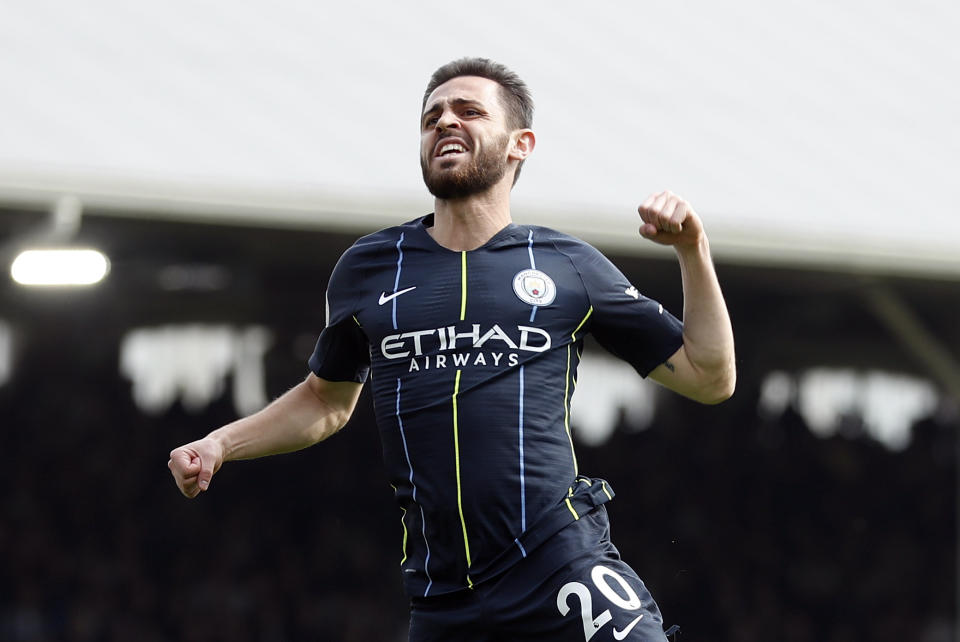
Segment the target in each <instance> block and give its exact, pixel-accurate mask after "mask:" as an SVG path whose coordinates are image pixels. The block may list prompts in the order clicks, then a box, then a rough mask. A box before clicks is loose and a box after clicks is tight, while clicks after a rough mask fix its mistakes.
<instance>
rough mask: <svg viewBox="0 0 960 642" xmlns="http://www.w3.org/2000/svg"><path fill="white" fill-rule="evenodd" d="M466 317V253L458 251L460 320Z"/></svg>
mask: <svg viewBox="0 0 960 642" xmlns="http://www.w3.org/2000/svg"><path fill="white" fill-rule="evenodd" d="M466 318H467V253H466V252H460V320H461V321H463V320H464V319H466Z"/></svg>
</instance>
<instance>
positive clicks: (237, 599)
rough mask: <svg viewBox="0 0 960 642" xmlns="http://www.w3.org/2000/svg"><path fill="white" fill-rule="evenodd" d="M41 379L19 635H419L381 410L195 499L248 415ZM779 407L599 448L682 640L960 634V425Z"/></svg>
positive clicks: (15, 519)
mask: <svg viewBox="0 0 960 642" xmlns="http://www.w3.org/2000/svg"><path fill="white" fill-rule="evenodd" d="M35 365H36V366H37V367H34V368H31V369H29V370H26V371H24V374H23V376H19V377H18V378H16V379H15V380H12V381H11V382H8V384H7V385H5V386H4V387H2V388H0V416H2V417H3V422H2V424H3V428H2V430H0V464H2V465H0V488H2V490H0V507H2V515H3V519H2V522H0V639H2V640H10V641H23V642H26V641H31V642H32V641H40V640H70V641H74V640H76V641H88V640H89V641H101V640H104V641H106V640H142V641H151V640H156V641H161V640H185V641H190V640H198V641H200V640H203V641H204V642H216V641H219V640H223V641H226V640H230V641H232V642H240V641H243V640H251V641H254V640H255V641H263V642H273V641H281V640H332V641H337V642H398V641H400V640H404V639H406V624H407V607H406V601H405V598H404V596H403V593H402V588H401V583H400V573H399V567H398V564H399V560H400V539H401V528H400V521H399V519H400V517H399V510H397V509H396V508H395V506H394V504H393V500H392V492H391V490H390V488H389V486H388V485H387V482H386V478H385V475H384V473H383V471H382V467H381V463H380V452H379V445H378V440H377V435H376V429H375V428H374V426H373V420H372V411H371V410H370V403H369V399H368V398H367V397H366V395H367V394H368V393H366V392H365V393H364V394H365V396H364V398H363V399H362V400H361V403H360V408H359V409H358V413H357V415H356V416H355V417H354V419H353V420H351V423H350V424H348V426H347V428H346V429H344V431H342V432H341V433H340V434H338V435H336V436H334V437H333V438H331V440H330V441H329V442H326V443H324V444H321V445H320V446H318V447H316V448H312V449H309V450H306V451H303V452H300V453H295V454H289V455H283V456H278V457H272V458H267V459H263V460H258V461H251V462H239V463H233V464H229V465H228V466H226V467H225V468H224V469H223V470H222V471H221V472H220V473H219V474H218V475H217V476H216V477H215V478H214V481H213V484H212V485H211V490H210V492H208V493H206V494H204V495H203V496H201V497H200V498H198V499H196V500H193V501H189V500H186V499H185V498H183V497H182V496H180V494H179V492H178V491H177V490H176V488H175V486H174V484H173V482H172V479H171V478H170V476H169V473H168V471H167V469H166V461H167V454H168V452H169V451H170V449H171V448H173V447H174V446H177V445H179V444H181V443H184V442H186V441H189V440H191V439H194V438H197V437H198V436H200V435H202V434H204V433H206V432H207V431H208V430H209V429H211V428H213V427H215V426H217V425H220V424H222V423H225V422H226V421H229V420H231V419H233V418H234V415H233V410H232V408H231V407H230V405H229V403H228V402H227V401H225V400H224V401H220V402H217V403H215V404H214V405H212V406H210V407H208V408H207V409H206V410H204V411H202V412H200V413H198V414H189V413H187V412H185V411H184V410H183V409H182V408H180V407H174V408H173V409H171V410H169V411H168V412H166V413H165V414H164V415H163V416H157V417H149V416H145V415H144V414H143V413H141V412H140V411H138V410H137V409H136V408H135V406H134V405H133V402H132V401H131V395H130V384H129V382H126V381H124V380H122V379H120V378H119V377H118V376H117V375H116V374H115V373H113V372H109V373H106V372H105V373H104V374H102V375H96V374H92V373H89V372H79V371H77V372H71V371H70V368H69V364H64V363H63V362H62V361H60V360H57V362H56V363H53V362H51V363H49V364H35ZM291 383H293V381H291V380H287V381H286V382H285V384H291ZM756 401H757V399H756V394H755V391H754V390H751V389H750V388H749V385H741V388H740V390H739V391H738V394H737V396H736V397H734V399H733V400H731V401H730V402H728V403H727V404H724V405H722V406H718V407H703V406H698V405H696V404H693V403H688V402H686V401H685V400H682V399H679V398H675V397H668V396H664V397H662V398H661V399H660V400H659V404H658V407H657V413H656V417H655V419H654V421H653V424H652V426H650V427H649V428H647V429H645V430H640V431H637V430H634V429H631V427H630V426H629V425H626V423H625V420H624V423H623V425H621V426H619V427H618V429H617V430H616V431H615V432H614V434H613V436H612V437H611V439H610V440H609V441H608V442H607V443H605V444H603V445H602V446H599V447H594V448H587V447H585V446H583V445H581V446H580V447H579V448H578V457H579V459H580V468H581V470H582V471H583V472H584V473H585V474H589V475H592V476H599V477H603V478H605V479H607V480H608V481H609V482H610V483H611V484H612V485H613V487H614V488H615V489H616V492H617V495H618V497H617V499H616V500H615V501H614V502H613V503H612V504H610V505H609V511H610V515H611V523H612V531H613V540H614V543H616V544H617V545H618V547H619V549H620V551H621V553H622V554H623V556H624V558H625V559H626V560H627V561H628V562H629V563H630V564H631V565H633V566H634V568H635V569H636V570H637V571H638V572H639V574H640V576H641V577H643V578H644V580H645V581H646V583H647V585H648V586H649V588H650V589H651V591H652V592H653V594H654V596H655V597H656V598H657V600H658V602H659V605H660V608H661V610H662V611H663V613H664V616H665V620H666V624H667V625H670V624H677V625H679V626H680V627H681V634H680V636H679V637H678V638H677V639H678V640H680V641H681V642H682V641H685V640H686V641H689V642H693V641H695V640H696V641H700V642H703V641H726V640H730V641H738V642H769V641H772V640H778V641H783V642H808V641H810V642H812V641H817V642H852V641H857V640H869V641H870V642H884V641H894V640H896V641H898V642H902V641H903V640H917V641H919V642H947V641H948V640H952V639H953V627H954V625H955V623H954V606H955V604H956V601H957V599H956V597H957V596H956V568H957V558H956V551H957V532H956V519H955V517H956V515H955V513H956V506H957V471H956V460H957V428H958V426H957V420H956V418H955V417H953V418H945V417H940V418H930V419H926V420H923V421H921V422H919V423H918V424H917V425H916V426H914V429H913V436H912V440H911V442H910V445H909V446H908V447H907V449H906V450H905V451H902V452H891V451H889V450H887V449H885V448H884V447H883V446H881V445H879V444H877V443H875V442H873V441H872V440H870V439H869V438H868V437H867V436H866V435H865V433H864V432H863V431H862V430H861V427H860V426H859V420H858V418H856V417H849V418H847V420H846V421H845V424H844V426H843V427H842V428H841V430H840V431H838V433H837V434H836V435H835V436H834V437H832V438H830V439H820V438H818V437H815V436H813V435H812V433H811V432H810V431H809V430H808V429H807V427H806V426H805V425H804V423H803V420H802V419H801V417H800V416H799V415H798V414H797V413H795V412H793V411H792V410H787V412H786V413H784V414H783V416H780V417H775V418H761V417H760V416H759V415H758V413H757V403H756Z"/></svg>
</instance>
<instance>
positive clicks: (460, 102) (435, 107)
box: [420, 98, 483, 122]
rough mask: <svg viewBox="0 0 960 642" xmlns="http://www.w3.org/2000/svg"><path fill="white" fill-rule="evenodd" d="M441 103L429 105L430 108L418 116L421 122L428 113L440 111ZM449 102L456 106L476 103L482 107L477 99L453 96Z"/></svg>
mask: <svg viewBox="0 0 960 642" xmlns="http://www.w3.org/2000/svg"><path fill="white" fill-rule="evenodd" d="M442 104H443V102H442V101H440V102H436V103H434V104H433V106H432V107H430V109H428V110H426V111H425V112H423V116H421V117H420V120H421V122H422V121H423V119H424V118H426V117H427V116H429V115H430V114H433V113H436V112H438V111H442V108H441V105H442ZM450 104H451V105H454V106H456V107H463V106H464V105H476V106H478V107H483V103H482V102H480V101H479V100H472V99H470V98H454V99H453V100H451V101H450Z"/></svg>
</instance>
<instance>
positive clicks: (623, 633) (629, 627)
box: [613, 615, 643, 640]
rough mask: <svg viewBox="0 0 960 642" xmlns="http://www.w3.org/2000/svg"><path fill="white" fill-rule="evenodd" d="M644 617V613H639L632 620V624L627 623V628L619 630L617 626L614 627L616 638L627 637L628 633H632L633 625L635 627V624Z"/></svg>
mask: <svg viewBox="0 0 960 642" xmlns="http://www.w3.org/2000/svg"><path fill="white" fill-rule="evenodd" d="M642 619H643V616H642V615H638V616H637V618H636V619H635V620H634V621H633V622H631V623H630V624H628V625H627V628H625V629H624V630H622V631H618V630H617V629H616V627H614V629H613V637H614V638H615V639H617V640H622V639H623V638H625V637H627V635H628V634H629V633H630V631H632V630H633V627H635V626H636V625H637V622H639V621H640V620H642Z"/></svg>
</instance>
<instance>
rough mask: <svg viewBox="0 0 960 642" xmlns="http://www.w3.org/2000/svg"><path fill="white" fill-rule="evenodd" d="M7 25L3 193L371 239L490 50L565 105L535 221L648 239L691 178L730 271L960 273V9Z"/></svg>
mask: <svg viewBox="0 0 960 642" xmlns="http://www.w3.org/2000/svg"><path fill="white" fill-rule="evenodd" d="M3 14H4V15H3V20H2V21H0V78H3V79H4V82H3V83H0V104H2V105H3V114H4V118H2V119H0V141H2V144H0V205H3V204H5V205H8V206H10V205H14V206H18V207H19V206H25V207H27V208H28V209H29V208H35V209H37V211H42V210H44V209H46V208H48V207H49V206H50V205H51V204H52V203H53V202H54V201H55V199H56V198H57V197H58V196H59V195H61V194H64V193H69V194H75V195H78V196H80V197H81V199H82V200H83V201H84V203H85V204H86V205H87V206H88V207H93V208H95V209H98V210H99V211H101V212H108V213H110V212H112V213H116V214H122V215H127V216H131V215H136V216H147V217H170V216H174V217H178V218H185V219H191V220H193V219H202V220H207V221H209V220H214V221H220V222H224V223H233V222H244V223H248V224H249V223H255V224H260V225H279V226H291V225H293V226H309V227H327V226H331V225H334V226H337V227H338V228H340V229H348V230H357V231H360V230H363V229H369V228H372V227H377V226H381V225H383V224H386V223H389V222H395V221H397V220H399V219H402V218H412V217H413V216H415V215H417V214H419V213H422V212H425V211H429V209H430V207H431V203H430V199H429V198H428V195H427V194H426V192H425V190H424V189H423V187H422V184H421V180H420V176H419V167H418V165H417V160H416V154H417V135H418V133H417V128H416V125H415V123H416V122H417V116H418V112H419V107H420V98H421V92H422V90H423V87H424V85H425V83H426V80H427V77H428V76H429V74H430V73H431V72H432V71H433V69H435V68H436V67H437V66H439V65H440V64H442V63H444V62H446V61H448V60H450V59H453V58H456V57H460V56H463V55H483V56H488V57H491V58H493V59H496V60H499V61H502V62H504V63H506V64H507V65H508V66H510V67H511V68H513V69H514V70H516V71H517V72H518V73H519V74H520V75H521V76H522V77H523V78H525V79H526V80H527V82H528V83H529V85H530V87H531V89H532V91H533V93H534V97H535V99H536V101H537V106H538V109H537V116H536V123H535V130H536V132H537V134H538V147H537V151H536V153H535V155H534V157H533V158H532V159H531V160H530V162H529V163H527V165H526V166H525V168H524V175H523V178H522V180H521V181H520V182H519V184H518V186H517V189H516V193H515V218H517V219H518V220H521V221H531V222H532V221H536V222H540V223H544V224H548V225H553V226H555V227H559V228H562V229H564V230H566V231H570V232H573V233H576V234H580V235H581V236H584V237H585V238H587V239H589V240H591V241H594V242H596V243H598V244H601V245H608V246H609V245H613V246H618V247H619V248H620V249H625V248H626V247H631V248H633V247H636V249H637V250H636V251H638V252H642V251H650V249H649V247H648V245H649V244H645V243H641V242H637V241H635V228H636V223H635V219H634V211H635V207H636V205H637V204H638V203H639V202H640V201H641V200H643V198H644V197H645V196H646V195H647V194H648V193H650V192H653V191H657V190H660V189H663V188H665V187H667V188H670V189H672V190H673V191H675V192H678V193H680V194H683V195H684V196H686V197H688V198H689V199H690V200H691V201H692V202H693V203H694V205H695V207H696V208H697V209H698V211H699V212H700V213H701V214H702V215H703V217H704V219H705V220H706V222H707V225H708V230H709V231H710V233H711V238H712V241H713V246H714V251H715V254H716V255H717V256H718V258H720V259H722V260H727V261H731V262H733V261H739V262H746V263H750V264H757V263H759V264H770V263H778V264H783V263H786V264H791V265H808V264H815V265H817V266H819V267H836V268H841V269H849V270H854V271H857V270H867V271H878V270H879V271H884V272H894V273H915V274H923V275H934V276H947V277H950V278H956V277H957V276H960V216H958V214H960V211H958V206H957V203H958V202H960V181H958V180H957V177H956V174H957V169H958V166H960V163H958V159H960V131H958V128H957V127H956V115H957V114H958V113H960V88H958V84H957V83H956V79H955V73H956V69H957V68H960V64H958V63H960V47H957V45H956V34H957V31H958V26H960V5H956V4H955V3H948V2H946V1H945V0H941V1H937V0H929V1H919V2H911V3H900V2H893V1H892V0H882V1H881V2H872V3H868V2H854V1H849V0H844V1H841V2H825V1H823V0H820V1H816V2H778V3H770V2H761V1H759V0H749V1H742V2H736V3H712V2H706V1H705V0H698V1H694V2H683V3H678V2H653V3H636V2H601V3H595V4H591V5H586V4H584V3H573V2H546V1H544V0H535V1H530V2H506V1H505V0H493V1H491V2H487V3H484V4H483V5H480V6H476V5H468V6H461V5H450V4H449V3H441V2H418V3H398V2H376V3H370V2H355V3H316V2H307V1H306V0H283V1H281V2H270V3H268V2H264V1H259V0H258V1H252V2H244V3H233V2H226V1H224V0H203V1H199V2H196V1H190V2H188V1H186V0H174V1H172V2H166V3H148V4H144V3H132V4H131V3H124V2H120V1H119V0H100V1H99V2H95V3H92V4H91V3H85V4H76V3H68V2H57V1H56V0H29V1H27V0H11V1H10V2H7V3H5V5H4V11H3Z"/></svg>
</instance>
